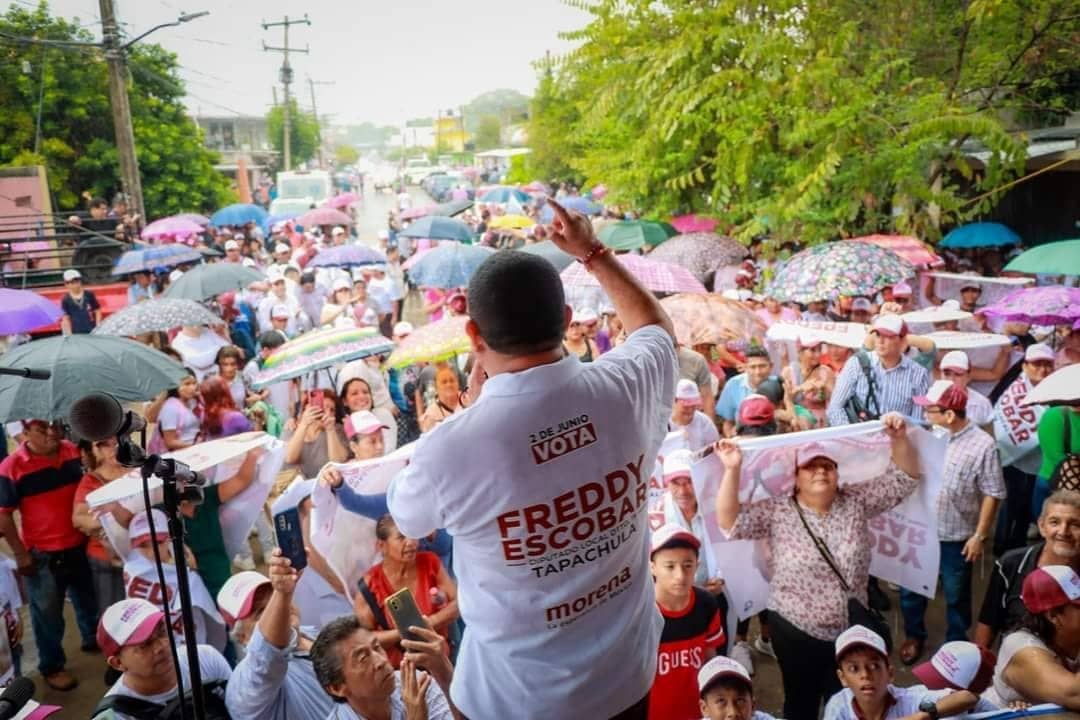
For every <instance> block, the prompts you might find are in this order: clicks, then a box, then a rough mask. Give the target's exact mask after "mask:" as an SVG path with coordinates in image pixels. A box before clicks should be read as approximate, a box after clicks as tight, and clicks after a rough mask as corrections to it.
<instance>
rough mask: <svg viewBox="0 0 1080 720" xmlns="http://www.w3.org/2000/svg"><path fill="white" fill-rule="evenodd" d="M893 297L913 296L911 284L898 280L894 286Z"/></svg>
mask: <svg viewBox="0 0 1080 720" xmlns="http://www.w3.org/2000/svg"><path fill="white" fill-rule="evenodd" d="M892 294H893V297H911V286H910V285H908V284H907V283H906V282H898V283H896V284H895V285H893V287H892Z"/></svg>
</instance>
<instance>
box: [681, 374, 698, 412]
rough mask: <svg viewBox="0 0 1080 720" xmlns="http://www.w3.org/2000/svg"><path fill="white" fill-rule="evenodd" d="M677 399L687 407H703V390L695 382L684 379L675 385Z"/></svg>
mask: <svg viewBox="0 0 1080 720" xmlns="http://www.w3.org/2000/svg"><path fill="white" fill-rule="evenodd" d="M675 399H676V400H678V401H679V402H681V403H685V404H686V405H693V406H694V407H701V390H699V389H698V386H697V384H696V383H695V382H694V381H693V380H687V379H686V378H683V379H682V380H679V382H678V384H676V385H675Z"/></svg>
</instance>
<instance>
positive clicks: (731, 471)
mask: <svg viewBox="0 0 1080 720" xmlns="http://www.w3.org/2000/svg"><path fill="white" fill-rule="evenodd" d="M715 448H716V455H717V457H719V458H720V462H722V463H724V477H723V478H722V479H721V480H720V489H719V490H718V491H717V493H716V522H717V524H718V525H719V526H720V529H721V530H724V531H725V532H731V530H732V529H733V528H734V527H735V521H736V520H738V518H739V473H740V472H741V471H742V450H740V449H739V445H738V443H736V442H735V441H734V440H730V439H723V440H717V441H716V445H715Z"/></svg>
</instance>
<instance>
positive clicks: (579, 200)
mask: <svg viewBox="0 0 1080 720" xmlns="http://www.w3.org/2000/svg"><path fill="white" fill-rule="evenodd" d="M557 202H558V203H559V204H560V205H562V206H563V207H564V208H566V209H567V210H573V211H575V212H579V213H581V214H582V215H599V214H600V211H601V210H603V208H602V207H601V206H600V205H599V204H598V203H594V202H593V201H592V200H590V199H589V198H584V197H581V196H580V195H572V196H571V197H565V198H563V199H562V200H558V201H557ZM554 219H555V211H554V210H552V209H551V206H550V205H548V204H547V203H544V209H543V210H541V211H540V222H542V223H549V222H551V221H552V220H554Z"/></svg>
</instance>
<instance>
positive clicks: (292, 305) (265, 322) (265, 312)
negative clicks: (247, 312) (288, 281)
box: [255, 291, 304, 338]
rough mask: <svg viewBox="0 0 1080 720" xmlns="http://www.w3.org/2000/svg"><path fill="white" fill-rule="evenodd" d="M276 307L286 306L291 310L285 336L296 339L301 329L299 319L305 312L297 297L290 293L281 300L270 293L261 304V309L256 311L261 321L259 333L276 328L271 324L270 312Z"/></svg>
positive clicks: (257, 317) (256, 315)
mask: <svg viewBox="0 0 1080 720" xmlns="http://www.w3.org/2000/svg"><path fill="white" fill-rule="evenodd" d="M275 305H284V306H286V307H287V308H289V324H288V325H286V326H285V334H286V335H288V336H289V337H290V338H293V337H296V332H297V330H298V329H299V326H298V325H297V318H298V316H299V315H300V313H302V312H303V311H304V308H302V307H300V301H299V300H297V299H296V296H295V295H293V294H292V293H290V292H288V291H286V293H285V297H284V298H279V297H278V296H277V295H276V294H274V293H273V292H270V293H269V294H267V296H266V297H264V298H263V299H262V302H260V303H259V308H258V309H257V310H256V311H255V317H256V319H258V321H259V331H260V332H266V331H267V330H269V329H271V328H273V327H274V324H273V323H272V322H270V312H271V311H272V310H273V309H274V306H275Z"/></svg>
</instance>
